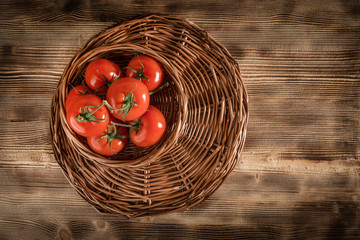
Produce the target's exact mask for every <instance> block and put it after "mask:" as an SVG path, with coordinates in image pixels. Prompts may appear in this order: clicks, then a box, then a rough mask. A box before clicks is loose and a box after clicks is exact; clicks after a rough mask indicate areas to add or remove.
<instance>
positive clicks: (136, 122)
mask: <svg viewBox="0 0 360 240" xmlns="http://www.w3.org/2000/svg"><path fill="white" fill-rule="evenodd" d="M111 124H114V125H117V126H121V127H127V128H130V131H129V132H131V131H132V130H135V134H136V133H137V132H138V131H139V130H140V129H141V123H140V119H136V120H133V121H131V124H130V125H129V124H122V123H115V122H111Z"/></svg>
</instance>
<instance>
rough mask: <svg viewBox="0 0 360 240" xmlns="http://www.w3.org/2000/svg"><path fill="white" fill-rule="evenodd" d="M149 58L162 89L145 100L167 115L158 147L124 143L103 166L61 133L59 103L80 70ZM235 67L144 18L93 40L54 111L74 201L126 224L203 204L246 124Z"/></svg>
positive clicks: (65, 78) (209, 43)
mask: <svg viewBox="0 0 360 240" xmlns="http://www.w3.org/2000/svg"><path fill="white" fill-rule="evenodd" d="M135 54H146V55H149V56H151V57H153V58H155V59H157V60H158V61H159V62H160V63H161V64H162V66H163V68H164V71H165V72H166V74H165V81H167V82H169V84H170V85H169V87H168V88H166V89H165V90H162V91H160V92H158V93H156V94H154V95H153V96H152V97H151V104H152V105H154V106H156V107H157V108H159V109H160V110H161V111H162V112H163V114H164V115H165V118H166V121H167V124H168V128H167V130H166V133H165V137H164V138H163V140H162V141H161V142H160V143H158V144H157V145H155V146H153V147H150V148H139V147H136V146H135V145H133V144H131V143H129V142H130V141H128V143H129V144H128V145H127V146H126V148H125V149H124V150H123V151H122V152H120V153H119V154H118V155H116V156H114V157H111V158H106V157H102V156H100V155H98V154H96V153H94V152H92V151H91V150H90V148H89V147H88V145H87V144H86V140H85V139H84V138H82V137H79V136H77V135H76V134H75V133H74V132H73V131H72V130H71V129H70V128H69V126H68V124H67V122H66V118H65V112H64V103H65V99H66V96H67V93H68V91H69V89H70V87H69V83H71V84H72V85H78V84H80V83H81V82H82V81H83V79H84V77H83V75H84V72H85V69H86V67H87V64H88V63H89V62H91V61H92V60H94V59H97V58H108V59H111V60H113V61H115V62H116V63H118V64H119V65H120V66H126V65H125V64H126V63H127V62H128V61H129V60H130V59H131V58H132V57H133V56H134V55H135ZM247 100H248V99H247V93H246V90H245V87H244V85H243V82H242V79H241V75H240V70H239V66H238V64H237V63H236V61H235V60H234V59H233V58H232V57H231V55H230V54H229V52H228V51H227V50H226V49H225V48H224V47H223V46H222V45H221V44H219V43H218V42H216V41H215V40H214V38H213V37H211V36H210V35H209V34H208V33H206V32H205V31H204V30H202V29H200V28H199V27H198V26H197V25H195V24H194V23H192V22H189V21H187V20H184V19H179V18H173V17H165V16H154V15H152V16H148V17H145V18H140V19H135V20H130V21H127V22H125V23H123V24H121V25H117V26H115V27H111V28H109V29H105V30H104V31H102V32H100V33H99V34H97V35H95V36H94V37H92V38H91V39H90V40H89V41H88V43H87V44H86V45H85V46H84V47H83V48H82V49H81V50H80V51H78V52H77V53H76V55H75V56H74V57H73V59H72V60H71V62H70V63H69V64H68V66H67V67H66V69H65V71H64V73H63V75H62V76H61V79H60V81H59V84H58V87H57V89H56V91H55V93H54V96H53V100H52V105H51V123H50V125H51V137H52V146H53V150H54V154H55V158H56V160H57V162H58V163H59V165H60V166H61V168H62V170H63V172H64V174H65V176H66V178H67V179H68V180H69V182H70V183H71V184H72V186H73V187H74V188H75V189H76V190H77V191H78V192H79V194H80V195H81V196H82V197H83V198H84V199H85V200H87V201H88V202H89V203H90V204H91V205H92V206H94V207H95V208H96V209H97V210H98V211H99V212H101V213H110V214H120V215H124V216H128V217H135V216H143V215H154V214H162V213H168V212H174V211H183V210H186V209H189V208H190V207H192V206H194V205H196V204H198V203H200V202H201V201H203V200H204V199H205V198H207V197H208V196H210V195H211V194H212V193H213V192H214V191H215V190H216V189H217V188H218V187H219V186H220V185H221V183H222V182H223V181H224V179H225V178H226V177H227V176H228V175H229V174H230V172H231V171H232V170H233V168H234V167H235V165H236V163H237V160H238V159H239V156H240V152H241V150H242V148H243V145H244V141H245V136H246V127H247V121H248V105H247Z"/></svg>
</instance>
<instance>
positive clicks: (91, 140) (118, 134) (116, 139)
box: [87, 124, 128, 156]
mask: <svg viewBox="0 0 360 240" xmlns="http://www.w3.org/2000/svg"><path fill="white" fill-rule="evenodd" d="M127 136H128V130H127V128H126V127H121V126H115V125H112V124H109V125H108V129H107V130H106V131H104V132H103V133H102V134H101V135H97V136H91V137H88V138H87V142H88V144H89V146H90V148H91V149H92V150H93V151H94V152H97V153H99V154H101V155H103V156H113V155H115V154H117V153H118V152H120V151H121V150H122V149H123V148H124V147H125V145H126V142H127Z"/></svg>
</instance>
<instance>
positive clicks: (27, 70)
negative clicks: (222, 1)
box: [0, 46, 360, 173]
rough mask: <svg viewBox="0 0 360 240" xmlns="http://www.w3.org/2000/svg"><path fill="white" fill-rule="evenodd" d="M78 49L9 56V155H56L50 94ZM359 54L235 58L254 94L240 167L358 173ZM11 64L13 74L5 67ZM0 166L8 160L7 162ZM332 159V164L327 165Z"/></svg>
mask: <svg viewBox="0 0 360 240" xmlns="http://www.w3.org/2000/svg"><path fill="white" fill-rule="evenodd" d="M74 50H75V49H70V50H68V51H60V50H56V48H55V47H48V48H42V47H32V46H24V47H19V48H16V49H14V50H13V51H12V54H10V55H9V56H8V59H13V60H14V61H16V59H22V62H19V63H18V65H17V66H16V65H15V66H10V65H9V64H7V63H5V62H4V64H3V65H2V67H3V70H0V86H1V87H2V89H4V90H3V92H2V94H1V97H0V103H1V105H2V106H3V108H1V109H0V113H1V114H0V119H1V121H3V124H2V125H0V130H1V131H0V140H1V143H2V144H1V147H0V148H1V149H3V150H4V152H3V154H6V156H7V157H9V154H11V153H14V152H13V151H14V150H15V149H18V146H19V145H21V148H22V149H23V150H46V151H47V152H51V151H50V150H51V147H50V145H49V143H50V137H49V126H48V124H49V114H48V112H49V108H50V101H51V96H52V92H53V91H54V89H55V87H56V85H57V81H58V79H59V78H60V75H61V71H62V68H63V67H64V66H65V65H66V64H67V61H69V59H70V58H71V57H72V54H73V53H72V52H73V51H74ZM61 52H62V53H63V54H64V56H62V55H61V54H60V55H59V56H60V57H55V59H57V60H58V61H59V66H56V67H54V69H51V68H52V64H53V62H54V61H53V62H52V60H51V59H52V56H53V55H55V56H57V53H61ZM37 56H41V60H40V62H41V65H42V66H43V68H40V67H39V66H38V64H40V63H37V67H36V66H34V67H36V68H35V69H36V70H34V69H33V68H32V67H33V66H31V63H33V62H35V61H36V60H35V59H37ZM359 56H360V54H359V51H358V50H356V51H342V50H332V51H295V50H268V51H266V52H264V51H261V50H258V49H246V50H244V51H242V52H241V53H235V57H236V58H238V59H239V63H240V65H241V68H242V74H243V77H244V80H245V84H246V87H247V89H248V93H249V109H250V121H249V126H248V133H247V141H246V144H245V149H244V151H243V155H242V157H241V159H242V162H241V163H240V164H239V166H238V167H239V168H244V167H245V168H249V169H273V170H274V169H276V168H278V169H279V170H285V169H287V170H289V171H299V170H300V171H307V170H308V169H309V171H312V172H321V171H325V172H350V173H351V172H352V173H354V172H355V173H356V172H358V171H359V166H360V162H359V156H360V155H359V124H358V122H359V120H358V118H359V105H358V103H359V90H360V82H359V81H358V79H359V72H360V71H359V70H360V64H359V63H360V59H359ZM14 61H10V62H14ZM46 62H49V63H50V64H46ZM7 67H10V68H11V70H4V68H7ZM14 100H15V101H14ZM33 106H36V108H33ZM22 129H27V130H26V131H24V130H22ZM14 154H15V155H14V156H18V154H16V153H14ZM10 158H11V159H14V158H15V157H10ZM45 158H47V159H49V158H52V157H51V156H47V157H45ZM27 159H28V158H26V157H24V158H21V159H19V160H17V161H14V162H13V161H11V162H12V163H14V164H16V163H20V162H21V164H34V165H36V164H37V163H36V159H33V158H29V160H27ZM2 161H3V162H6V164H7V163H8V162H10V161H7V160H6V159H5V158H4V159H2ZM294 161H295V162H294ZM332 161H333V162H334V164H330V163H327V162H332ZM24 162H26V163H24ZM320 162H324V163H323V164H319V163H320ZM39 164H40V165H42V164H43V163H42V162H40V163H39ZM310 169H312V170H310Z"/></svg>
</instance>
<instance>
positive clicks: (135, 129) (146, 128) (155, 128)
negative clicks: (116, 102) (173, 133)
mask: <svg viewBox="0 0 360 240" xmlns="http://www.w3.org/2000/svg"><path fill="white" fill-rule="evenodd" d="M131 124H132V128H131V129H130V139H131V141H132V142H133V143H134V144H135V145H137V146H139V147H150V146H153V145H154V144H156V143H158V142H159V141H160V140H161V138H162V137H163V136H164V134H165V130H166V121H165V117H164V115H163V114H162V113H161V111H160V110H159V109H157V108H156V107H154V106H151V105H150V106H149V109H148V110H147V111H146V112H145V113H144V115H143V116H142V117H141V118H140V119H139V120H136V121H133V122H132V123H131Z"/></svg>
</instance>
